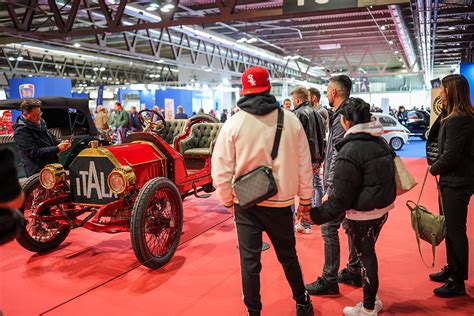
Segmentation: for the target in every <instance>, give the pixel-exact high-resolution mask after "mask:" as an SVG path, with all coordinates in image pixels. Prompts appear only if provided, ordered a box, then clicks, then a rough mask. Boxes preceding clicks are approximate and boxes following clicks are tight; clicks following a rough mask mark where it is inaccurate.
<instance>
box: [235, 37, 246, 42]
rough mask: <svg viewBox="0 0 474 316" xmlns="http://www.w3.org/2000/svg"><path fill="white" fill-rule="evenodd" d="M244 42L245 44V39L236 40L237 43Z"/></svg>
mask: <svg viewBox="0 0 474 316" xmlns="http://www.w3.org/2000/svg"><path fill="white" fill-rule="evenodd" d="M245 42H247V38H245V37H242V38H239V39H238V40H237V43H245Z"/></svg>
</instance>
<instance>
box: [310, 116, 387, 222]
mask: <svg viewBox="0 0 474 316" xmlns="http://www.w3.org/2000/svg"><path fill="white" fill-rule="evenodd" d="M382 134H383V127H382V125H381V124H380V123H379V122H377V121H372V122H369V123H364V124H357V125H355V126H353V127H352V128H350V129H349V130H348V131H347V132H346V133H345V136H344V138H343V139H342V140H341V141H340V142H339V143H337V144H336V149H337V150H338V155H337V158H336V161H335V167H336V168H335V172H334V186H333V188H334V189H333V191H331V193H330V194H329V199H328V200H327V201H326V202H324V203H323V204H322V205H321V206H320V207H316V208H313V209H312V210H311V218H312V219H313V221H314V222H315V223H316V224H323V223H326V222H328V221H331V220H333V219H336V218H338V217H340V216H341V215H342V214H344V212H345V214H346V217H347V218H348V219H351V220H370V219H376V218H380V217H382V216H383V215H384V214H385V213H387V212H388V211H389V210H390V209H392V208H393V202H394V201H395V198H396V185H395V166H394V163H393V155H392V151H391V149H390V148H389V147H388V145H387V143H386V142H385V140H383V139H382V138H381V137H380V136H381V135H382Z"/></svg>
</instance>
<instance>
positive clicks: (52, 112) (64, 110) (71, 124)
mask: <svg viewBox="0 0 474 316" xmlns="http://www.w3.org/2000/svg"><path fill="white" fill-rule="evenodd" d="M38 99H39V100H41V101H42V105H41V111H42V112H43V116H42V118H43V119H44V120H45V121H46V125H47V126H48V129H49V130H50V131H51V132H52V133H53V134H54V135H55V136H56V137H58V138H60V139H62V140H66V139H71V140H72V146H71V148H70V149H69V150H67V151H65V152H64V153H61V154H59V161H60V162H61V164H62V165H64V167H65V168H66V169H67V168H68V167H69V164H70V163H71V162H72V160H73V159H74V158H75V157H76V155H77V154H78V153H79V152H80V151H81V150H82V149H84V148H86V147H87V146H88V144H89V142H90V141H91V140H99V134H98V131H97V128H96V127H95V124H94V120H93V119H92V115H91V113H90V111H89V100H88V99H76V98H64V97H44V98H38ZM22 101H24V100H23V99H9V100H4V101H0V110H11V111H12V112H15V111H16V112H17V113H20V104H21V102H22ZM14 123H15V122H13V124H14ZM3 148H8V149H10V150H12V151H13V152H14V153H15V159H16V164H17V171H18V177H19V178H22V177H24V176H25V171H24V169H23V163H22V162H21V160H20V156H19V154H18V149H17V147H16V144H15V140H14V139H13V134H6V135H0V149H3Z"/></svg>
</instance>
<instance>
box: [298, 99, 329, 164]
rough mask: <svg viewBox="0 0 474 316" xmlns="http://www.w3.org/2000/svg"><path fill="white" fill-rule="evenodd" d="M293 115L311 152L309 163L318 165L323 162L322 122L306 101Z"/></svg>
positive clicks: (323, 135) (323, 134)
mask: <svg viewBox="0 0 474 316" xmlns="http://www.w3.org/2000/svg"><path fill="white" fill-rule="evenodd" d="M293 113H295V114H296V116H297V117H298V119H299V120H300V122H301V124H302V125H303V128H304V131H305V133H306V137H307V138H308V143H309V149H310V151H311V162H312V163H318V164H320V163H321V162H322V161H323V160H324V150H325V148H324V147H325V146H324V137H325V136H326V134H325V132H324V121H323V118H322V117H321V114H319V113H318V112H317V111H315V110H314V109H313V107H312V106H311V105H310V104H309V102H308V101H306V102H304V103H302V104H301V105H300V106H299V107H298V108H296V109H295V110H294V111H293Z"/></svg>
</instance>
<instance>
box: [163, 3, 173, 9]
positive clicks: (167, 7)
mask: <svg viewBox="0 0 474 316" xmlns="http://www.w3.org/2000/svg"><path fill="white" fill-rule="evenodd" d="M163 8H165V9H168V10H173V9H174V4H172V3H167V4H165V5H164V6H163Z"/></svg>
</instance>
